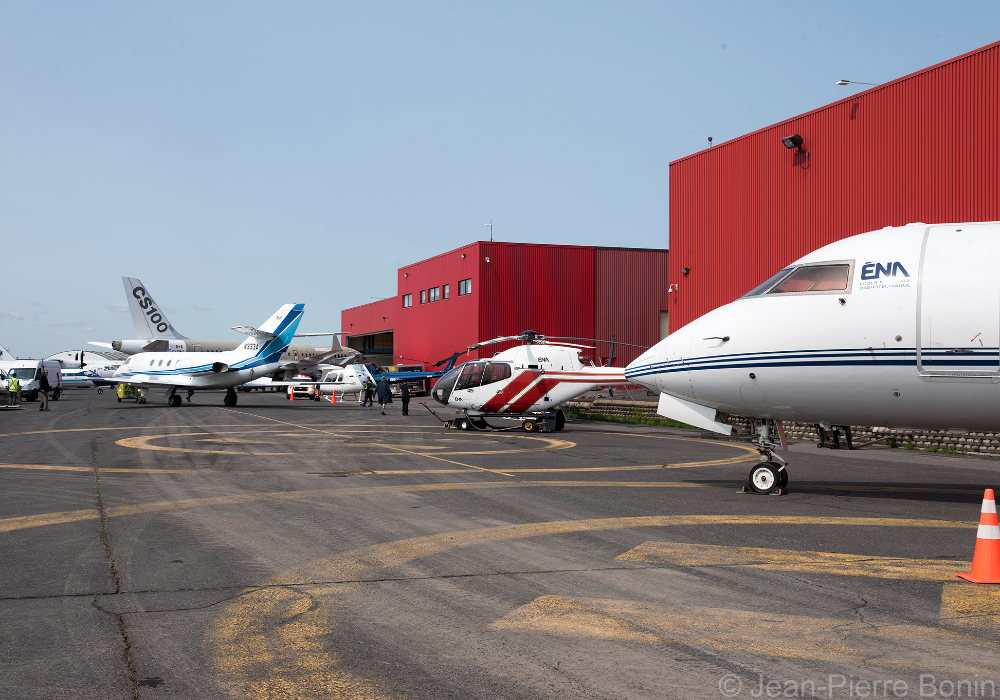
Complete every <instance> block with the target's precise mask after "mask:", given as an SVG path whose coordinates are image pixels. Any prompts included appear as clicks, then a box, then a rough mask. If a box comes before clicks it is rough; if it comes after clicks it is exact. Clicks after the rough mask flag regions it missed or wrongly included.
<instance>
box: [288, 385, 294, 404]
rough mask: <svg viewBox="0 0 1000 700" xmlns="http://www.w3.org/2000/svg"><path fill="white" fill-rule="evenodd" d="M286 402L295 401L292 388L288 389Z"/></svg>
mask: <svg viewBox="0 0 1000 700" xmlns="http://www.w3.org/2000/svg"><path fill="white" fill-rule="evenodd" d="M288 400H289V401H294V400H295V390H294V389H292V387H288Z"/></svg>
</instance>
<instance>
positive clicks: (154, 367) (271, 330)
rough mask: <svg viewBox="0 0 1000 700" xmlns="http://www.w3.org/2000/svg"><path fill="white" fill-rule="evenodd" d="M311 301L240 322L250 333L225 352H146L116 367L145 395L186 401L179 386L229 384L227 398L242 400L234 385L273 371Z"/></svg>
mask: <svg viewBox="0 0 1000 700" xmlns="http://www.w3.org/2000/svg"><path fill="white" fill-rule="evenodd" d="M304 309H305V304H285V305H284V306H282V307H281V308H280V309H278V310H277V311H276V312H275V313H274V315H272V316H271V318H269V319H267V321H266V322H265V323H264V325H262V326H261V327H260V328H259V329H257V328H251V327H250V326H236V327H235V328H234V330H239V331H240V332H242V333H245V334H246V335H247V339H246V340H245V341H243V343H241V344H240V346H239V347H238V348H236V349H235V350H227V351H225V352H183V353H178V352H140V353H138V354H135V355H132V357H130V358H129V359H128V361H127V362H125V363H124V364H122V366H121V367H119V368H118V370H117V371H116V372H115V373H114V375H113V377H114V379H115V380H116V381H117V382H119V383H122V384H129V385H131V386H135V387H139V389H140V391H141V394H142V396H141V398H140V401H141V402H142V403H145V402H146V394H147V393H148V392H149V390H150V389H159V390H161V391H164V392H166V394H167V398H168V403H169V404H170V405H171V406H180V405H181V397H180V395H179V394H177V393H176V392H177V390H178V389H226V397H225V399H224V400H223V404H224V405H226V406H235V405H236V401H237V398H236V391H235V390H234V388H233V387H236V386H238V385H240V384H244V383H246V382H249V381H251V380H253V379H254V378H256V377H261V376H267V375H270V374H273V373H274V371H275V370H277V369H278V366H279V364H280V363H281V355H282V353H284V352H285V350H287V349H288V344H289V343H291V341H292V337H293V336H294V335H295V329H296V328H298V326H299V321H300V320H302V312H303V310H304Z"/></svg>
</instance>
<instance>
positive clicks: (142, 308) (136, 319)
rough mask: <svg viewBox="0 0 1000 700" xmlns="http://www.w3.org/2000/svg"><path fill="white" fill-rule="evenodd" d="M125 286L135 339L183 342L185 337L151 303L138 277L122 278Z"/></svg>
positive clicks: (157, 307) (154, 303)
mask: <svg viewBox="0 0 1000 700" xmlns="http://www.w3.org/2000/svg"><path fill="white" fill-rule="evenodd" d="M122 283H123V284H124V285H125V298H126V299H127V300H128V309H129V311H131V312H132V324H133V325H134V326H135V337H136V338H139V339H144V338H152V339H156V340H159V339H162V340H184V339H185V338H186V336H183V335H181V334H180V333H178V332H177V331H176V330H175V329H174V327H173V325H171V323H170V321H168V320H167V315H166V314H165V313H163V309H161V308H160V306H159V304H157V303H156V302H155V301H153V297H151V296H149V292H147V291H146V288H145V287H144V286H143V284H142V282H140V281H139V278H138V277H122Z"/></svg>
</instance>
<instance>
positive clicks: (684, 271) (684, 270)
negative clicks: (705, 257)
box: [681, 267, 691, 275]
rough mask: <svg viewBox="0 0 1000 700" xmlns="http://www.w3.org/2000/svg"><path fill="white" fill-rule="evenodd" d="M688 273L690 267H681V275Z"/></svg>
mask: <svg viewBox="0 0 1000 700" xmlns="http://www.w3.org/2000/svg"><path fill="white" fill-rule="evenodd" d="M689 272H691V268H690V267H682V268H681V274H684V275H686V274H687V273H689Z"/></svg>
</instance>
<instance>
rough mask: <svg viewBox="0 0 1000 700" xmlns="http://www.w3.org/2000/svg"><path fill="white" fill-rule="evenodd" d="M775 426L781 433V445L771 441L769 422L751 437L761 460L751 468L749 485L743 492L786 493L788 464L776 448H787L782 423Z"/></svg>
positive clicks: (748, 479)
mask: <svg viewBox="0 0 1000 700" xmlns="http://www.w3.org/2000/svg"><path fill="white" fill-rule="evenodd" d="M775 427H777V429H778V430H779V434H780V435H781V441H782V444H781V445H778V444H776V443H773V442H770V440H769V438H770V436H771V426H770V424H769V422H766V423H764V424H763V425H762V426H759V427H757V430H756V435H754V436H753V437H752V438H751V442H752V443H753V445H754V447H756V448H757V452H759V453H760V459H761V461H760V463H758V464H755V465H754V467H753V469H751V470H750V476H749V477H747V485H746V486H744V487H743V493H757V494H770V495H774V496H782V495H784V494H785V487H786V486H788V469H787V466H788V465H787V464H786V463H785V460H783V459H782V458H781V457H779V456H778V455H777V454H776V453H775V449H776V448H779V447H781V448H783V449H784V448H785V440H784V433H783V432H780V430H781V424H780V423H777V424H776V426H775Z"/></svg>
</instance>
